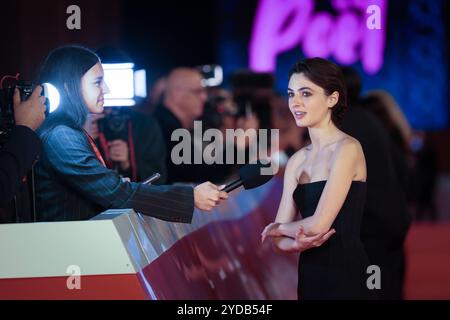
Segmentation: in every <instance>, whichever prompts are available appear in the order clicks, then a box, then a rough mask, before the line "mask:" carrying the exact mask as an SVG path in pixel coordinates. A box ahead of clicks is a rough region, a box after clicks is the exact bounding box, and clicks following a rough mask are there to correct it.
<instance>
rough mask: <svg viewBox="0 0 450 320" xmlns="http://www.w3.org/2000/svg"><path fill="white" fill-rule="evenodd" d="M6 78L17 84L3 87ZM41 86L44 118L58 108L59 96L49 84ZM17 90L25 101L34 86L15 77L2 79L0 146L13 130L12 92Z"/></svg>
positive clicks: (0, 91)
mask: <svg viewBox="0 0 450 320" xmlns="http://www.w3.org/2000/svg"><path fill="white" fill-rule="evenodd" d="M6 78H14V79H16V81H17V83H16V84H15V85H9V86H7V87H5V88H4V87H3V81H4V80H5V79H6ZM41 86H42V89H43V90H42V93H41V95H42V96H45V98H46V99H45V106H46V111H45V114H46V116H47V115H48V114H49V113H51V112H53V111H55V110H56V109H57V108H58V106H59V101H60V96H59V92H58V90H57V89H56V88H55V87H54V86H53V85H51V84H50V83H44V84H42V85H41ZM16 88H17V89H18V90H19V92H20V100H21V101H26V100H27V99H28V98H29V97H30V96H31V94H32V93H33V90H34V89H35V88H36V86H35V85H34V84H33V83H32V82H29V81H23V80H18V75H17V76H16V77H10V76H7V77H4V78H3V79H2V81H1V82H0V145H3V144H4V143H5V142H6V141H7V139H8V137H9V134H10V132H11V130H12V129H13V128H14V125H15V120H14V91H15V89H16Z"/></svg>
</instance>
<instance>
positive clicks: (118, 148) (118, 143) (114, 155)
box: [108, 140, 130, 170]
mask: <svg viewBox="0 0 450 320" xmlns="http://www.w3.org/2000/svg"><path fill="white" fill-rule="evenodd" d="M108 146H109V157H110V158H111V160H112V161H114V162H119V163H120V168H121V169H122V170H128V169H129V168H130V156H129V152H128V143H126V142H125V141H123V140H114V141H111V142H109V143H108Z"/></svg>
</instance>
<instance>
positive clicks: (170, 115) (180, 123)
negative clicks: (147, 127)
mask: <svg viewBox="0 0 450 320" xmlns="http://www.w3.org/2000/svg"><path fill="white" fill-rule="evenodd" d="M202 79H203V78H202V76H201V74H200V73H199V72H198V71H197V70H196V69H191V68H177V69H174V70H173V71H172V72H171V73H170V74H169V76H168V77H167V80H166V83H165V85H166V89H165V92H164V99H163V103H162V104H160V105H158V106H157V107H156V109H155V113H154V117H155V118H156V120H157V121H158V123H159V125H160V127H161V129H162V132H163V137H164V140H165V142H166V147H167V158H166V167H167V172H168V179H167V183H174V182H201V181H204V180H203V179H207V180H209V181H213V182H218V181H220V179H221V178H222V177H223V171H224V170H225V168H224V167H223V166H221V167H220V170H218V165H206V164H201V165H200V164H181V165H175V164H174V163H173V161H172V159H171V153H172V149H173V147H174V146H176V145H177V144H178V143H179V142H178V141H171V137H172V133H173V132H174V131H175V130H177V129H181V128H184V129H187V130H191V129H193V127H194V121H195V120H196V119H198V118H200V117H201V115H202V114H203V109H204V106H205V103H206V100H207V98H208V97H207V92H206V88H205V87H204V86H203V85H202ZM192 137H193V135H192ZM192 140H193V139H192ZM192 142H193V141H192ZM194 152H202V150H196V149H194V147H193V146H192V148H191V158H192V159H191V163H193V160H194Z"/></svg>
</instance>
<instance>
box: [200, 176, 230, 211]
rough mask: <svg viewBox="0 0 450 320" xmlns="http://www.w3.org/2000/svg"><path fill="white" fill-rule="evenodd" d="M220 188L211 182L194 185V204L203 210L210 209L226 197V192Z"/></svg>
mask: <svg viewBox="0 0 450 320" xmlns="http://www.w3.org/2000/svg"><path fill="white" fill-rule="evenodd" d="M220 189H221V188H219V187H218V186H216V185H215V184H212V183H211V182H205V183H202V184H199V185H198V186H196V187H195V188H194V204H195V206H196V207H197V208H198V209H200V210H203V211H211V210H212V208H214V207H215V206H217V205H218V204H219V203H220V200H226V199H228V193H226V192H225V191H220Z"/></svg>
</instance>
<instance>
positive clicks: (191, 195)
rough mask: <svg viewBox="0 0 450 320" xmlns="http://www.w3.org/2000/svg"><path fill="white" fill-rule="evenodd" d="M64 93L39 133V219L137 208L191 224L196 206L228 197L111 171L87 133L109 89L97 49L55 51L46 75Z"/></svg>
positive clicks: (207, 186)
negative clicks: (136, 180)
mask: <svg viewBox="0 0 450 320" xmlns="http://www.w3.org/2000/svg"><path fill="white" fill-rule="evenodd" d="M40 82H50V83H52V84H53V85H54V86H55V87H56V88H57V89H58V90H59V91H60V93H61V104H60V107H59V108H58V110H57V111H55V112H53V113H52V114H50V116H48V118H47V119H46V121H45V122H44V124H43V125H42V127H41V128H40V130H39V135H40V137H41V139H42V141H43V145H44V152H43V155H42V159H41V161H40V162H39V164H38V166H37V168H36V174H37V177H36V188H37V201H36V202H37V203H36V207H37V218H38V220H39V221H68V220H84V219H90V218H92V217H94V216H96V215H98V214H99V213H101V212H103V211H105V210H107V209H111V208H133V209H135V210H136V211H138V212H140V213H142V214H145V215H149V216H153V217H155V218H159V219H163V220H168V221H174V222H184V223H190V222H191V220H192V215H193V210H194V207H196V208H198V209H200V210H204V211H210V210H212V208H213V207H214V206H216V205H218V204H219V202H220V200H222V199H227V198H228V194H227V193H226V192H223V191H220V190H219V187H218V186H216V185H214V184H212V183H209V182H206V183H203V184H200V185H198V186H196V187H195V188H192V187H190V186H153V185H148V184H142V183H132V182H127V181H124V180H122V179H121V177H120V176H119V175H118V174H117V173H116V172H115V171H113V170H110V169H107V168H106V167H105V164H104V161H103V159H102V157H101V155H100V152H99V151H98V149H97V148H96V146H95V143H94V141H93V140H92V138H91V137H90V136H89V135H88V134H87V132H86V131H84V130H83V125H84V123H85V121H86V116H87V114H88V112H90V113H97V114H99V113H101V112H102V111H103V102H104V98H103V97H104V94H106V93H108V87H107V85H106V84H105V82H104V80H103V68H102V65H101V63H100V60H99V58H98V56H97V55H96V54H95V53H93V52H92V51H91V50H89V49H86V48H83V47H78V46H66V47H62V48H59V49H56V50H54V51H52V52H51V53H50V54H49V56H48V57H47V59H46V61H45V63H44V65H43V67H42V70H41V75H40Z"/></svg>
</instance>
